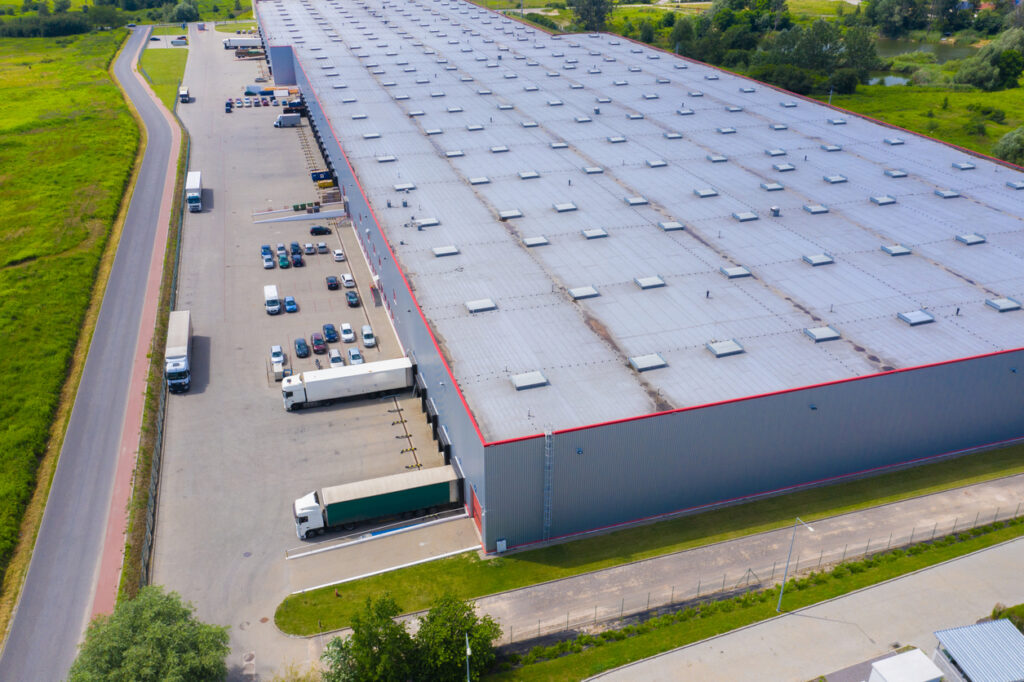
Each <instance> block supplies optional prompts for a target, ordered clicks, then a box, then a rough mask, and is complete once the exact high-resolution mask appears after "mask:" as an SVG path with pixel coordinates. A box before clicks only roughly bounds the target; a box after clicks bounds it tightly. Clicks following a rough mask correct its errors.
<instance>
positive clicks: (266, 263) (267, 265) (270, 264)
mask: <svg viewBox="0 0 1024 682" xmlns="http://www.w3.org/2000/svg"><path fill="white" fill-rule="evenodd" d="M263 269H264V270H273V269H274V259H273V258H271V257H270V256H264V257H263Z"/></svg>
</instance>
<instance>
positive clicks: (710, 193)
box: [693, 187, 718, 199]
mask: <svg viewBox="0 0 1024 682" xmlns="http://www.w3.org/2000/svg"><path fill="white" fill-rule="evenodd" d="M693 193H694V194H696V195H697V196H698V197H700V198H701V199H707V198H708V197H717V196H718V192H717V191H716V190H715V188H713V187H698V188H697V189H695V190H693Z"/></svg>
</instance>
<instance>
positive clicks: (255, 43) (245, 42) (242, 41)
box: [221, 38, 263, 50]
mask: <svg viewBox="0 0 1024 682" xmlns="http://www.w3.org/2000/svg"><path fill="white" fill-rule="evenodd" d="M221 42H223V43H224V49H225V50H233V49H235V48H239V47H263V41H262V40H260V39H259V38H225V39H224V40H223V41H221Z"/></svg>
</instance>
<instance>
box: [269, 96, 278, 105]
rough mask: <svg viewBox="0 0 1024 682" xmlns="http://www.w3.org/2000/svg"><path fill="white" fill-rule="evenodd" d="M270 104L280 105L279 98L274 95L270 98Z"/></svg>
mask: <svg viewBox="0 0 1024 682" xmlns="http://www.w3.org/2000/svg"><path fill="white" fill-rule="evenodd" d="M270 104H271V106H275V107H276V106H277V105H278V102H277V99H276V98H273V97H272V98H271V99H270Z"/></svg>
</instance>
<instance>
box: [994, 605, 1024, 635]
mask: <svg viewBox="0 0 1024 682" xmlns="http://www.w3.org/2000/svg"><path fill="white" fill-rule="evenodd" d="M1001 618H1007V619H1009V621H1010V622H1011V623H1013V625H1014V627H1016V628H1017V629H1018V630H1020V631H1021V633H1022V634H1024V604H1017V605H1016V606H1003V605H1002V604H996V605H995V608H993V609H992V620H999V619H1001Z"/></svg>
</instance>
